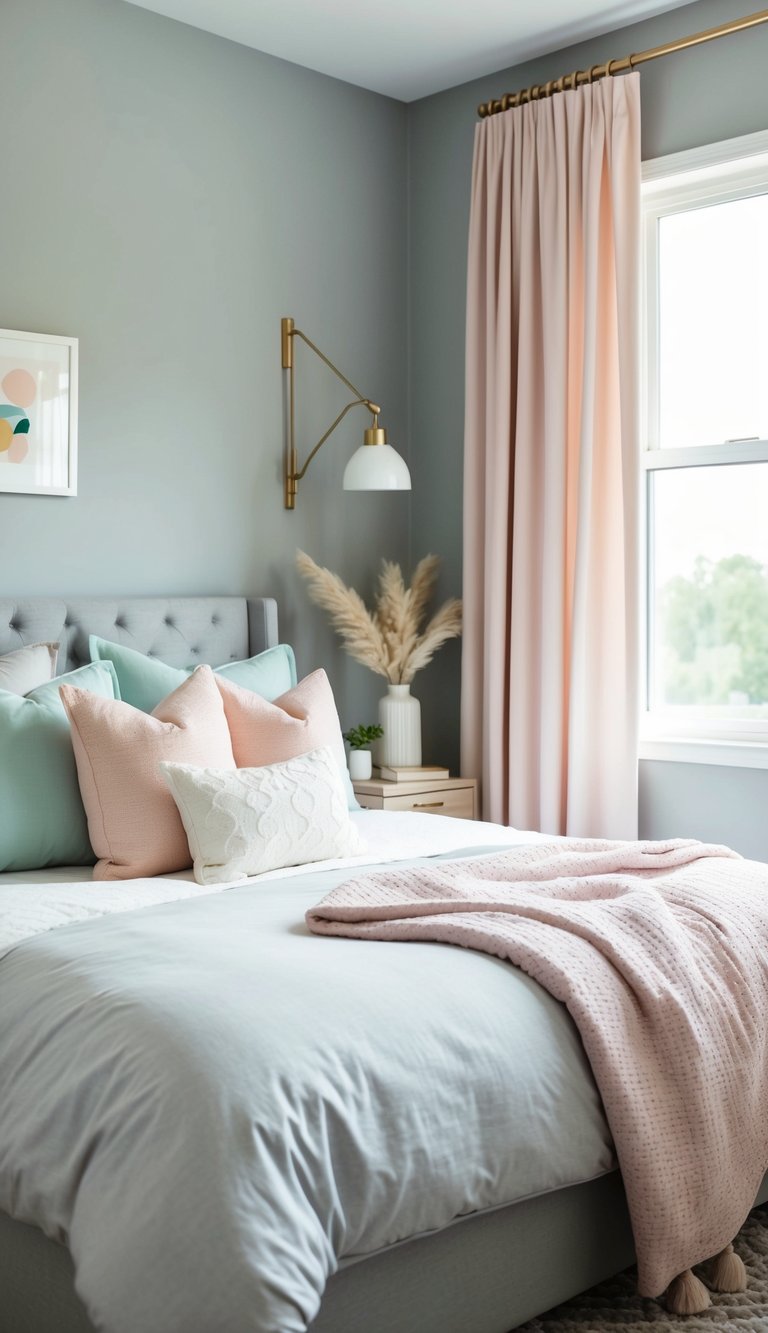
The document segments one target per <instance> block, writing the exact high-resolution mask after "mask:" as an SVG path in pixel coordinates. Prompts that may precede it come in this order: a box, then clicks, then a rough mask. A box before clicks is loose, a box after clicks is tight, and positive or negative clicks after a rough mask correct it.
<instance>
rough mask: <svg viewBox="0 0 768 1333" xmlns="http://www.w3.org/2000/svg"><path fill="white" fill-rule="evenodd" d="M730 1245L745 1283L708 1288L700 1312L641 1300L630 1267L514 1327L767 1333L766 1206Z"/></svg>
mask: <svg viewBox="0 0 768 1333" xmlns="http://www.w3.org/2000/svg"><path fill="white" fill-rule="evenodd" d="M734 1248H735V1249H736V1251H737V1252H738V1253H739V1254H740V1255H741V1257H742V1259H743V1260H744V1263H745V1264H746V1268H747V1279H748V1282H749V1286H748V1288H747V1290H746V1291H740V1292H736V1293H735V1294H734V1295H730V1296H720V1295H718V1294H717V1292H712V1305H711V1307H710V1309H709V1310H706V1311H705V1312H704V1314H699V1315H687V1316H685V1317H678V1316H674V1315H670V1314H668V1313H667V1311H666V1310H664V1309H663V1308H662V1307H661V1305H659V1304H658V1302H657V1301H649V1300H644V1299H643V1298H642V1297H641V1296H638V1295H637V1293H636V1291H635V1272H634V1269H628V1270H627V1272H626V1273H620V1274H619V1276H618V1277H615V1278H610V1279H609V1280H608V1281H607V1282H601V1283H600V1285H599V1286H597V1287H592V1288H591V1290H590V1291H585V1292H584V1294H583V1295H581V1296H577V1297H576V1299H575V1300H572V1301H566V1302H565V1303H564V1304H563V1305H558V1306H557V1307H556V1308H555V1309H554V1310H550V1311H549V1313H548V1314H544V1315H539V1317H538V1319H531V1320H530V1321H529V1323H527V1324H523V1325H522V1327H521V1328H519V1329H517V1330H516V1333H648V1330H649V1329H652V1330H653V1333H708V1331H709V1333H712V1330H718V1331H719V1333H723V1330H725V1329H728V1330H733V1333H768V1206H766V1207H763V1208H756V1209H755V1211H754V1212H753V1213H750V1215H749V1217H748V1219H747V1221H746V1222H745V1224H744V1227H743V1228H742V1230H741V1232H740V1234H739V1237H738V1239H737V1240H736V1241H735V1243H734Z"/></svg>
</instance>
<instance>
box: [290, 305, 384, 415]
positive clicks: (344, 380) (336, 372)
mask: <svg viewBox="0 0 768 1333" xmlns="http://www.w3.org/2000/svg"><path fill="white" fill-rule="evenodd" d="M291 336H292V337H294V338H301V339H302V341H303V342H305V343H306V344H307V347H311V349H312V351H313V352H314V353H315V355H316V356H319V357H320V360H321V361H324V362H325V364H326V365H327V367H328V369H329V370H332V371H333V373H334V375H336V376H337V377H338V379H340V380H341V382H342V384H346V386H347V388H348V389H351V390H352V392H353V393H354V394H356V395H357V396H356V399H355V401H356V402H358V403H367V402H368V399H367V398H365V397H364V396H363V394H361V392H360V390H359V389H356V388H355V386H354V384H353V383H352V381H351V380H348V379H347V377H346V375H342V373H341V371H340V370H339V368H338V366H335V365H334V364H333V362H332V361H331V359H330V357H327V356H326V355H325V352H321V351H320V348H319V347H317V346H315V344H314V343H313V342H312V339H311V338H308V337H307V335H306V333H302V331H301V329H297V328H293V329H291ZM350 406H354V404H350ZM340 420H341V417H339V421H340ZM328 433H329V434H330V431H329V432H328Z"/></svg>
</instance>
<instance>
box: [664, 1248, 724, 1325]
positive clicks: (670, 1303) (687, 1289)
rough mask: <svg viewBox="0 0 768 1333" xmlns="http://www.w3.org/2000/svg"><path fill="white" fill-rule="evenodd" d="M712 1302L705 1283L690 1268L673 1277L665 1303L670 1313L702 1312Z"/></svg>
mask: <svg viewBox="0 0 768 1333" xmlns="http://www.w3.org/2000/svg"><path fill="white" fill-rule="evenodd" d="M718 1257H719V1256H718ZM711 1304H712V1301H711V1299H710V1295H709V1292H708V1291H707V1289H706V1287H705V1286H704V1283H703V1282H700V1281H699V1279H698V1278H697V1277H696V1275H695V1274H694V1273H692V1272H691V1270H690V1268H686V1270H685V1272H684V1273H679V1274H678V1276H677V1277H676V1278H673V1279H672V1281H671V1282H670V1284H669V1286H668V1287H667V1291H666V1295H665V1297H664V1305H665V1306H666V1308H667V1309H668V1310H669V1313H670V1314H701V1313H702V1311H703V1310H707V1309H708V1308H709V1306H710V1305H711Z"/></svg>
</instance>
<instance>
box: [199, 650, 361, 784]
mask: <svg viewBox="0 0 768 1333" xmlns="http://www.w3.org/2000/svg"><path fill="white" fill-rule="evenodd" d="M216 684H217V686H218V688H219V690H220V691H221V697H222V699H223V700H224V712H225V713H226V716H227V723H228V724H229V732H230V735H231V737H232V749H233V751H234V755H235V763H236V764H237V767H238V768H261V767H262V766H263V765H264V764H280V763H282V762H283V761H284V760H286V759H296V758H297V757H298V756H299V755H300V754H308V753H309V751H310V750H320V749H322V747H323V746H324V745H330V746H331V747H332V749H333V752H334V754H335V756H336V760H337V762H338V764H339V767H340V768H341V770H342V772H343V773H344V774H346V771H347V765H346V758H345V755H344V740H343V737H342V734H341V726H340V723H339V715H338V713H337V712H336V701H335V700H334V697H333V690H332V689H331V684H330V681H329V680H328V677H327V676H326V674H325V672H324V671H323V670H322V669H321V670H319V671H313V672H312V674H311V676H305V677H304V679H303V680H300V681H299V683H298V685H295V686H294V687H293V689H292V690H288V691H287V692H286V693H285V694H281V695H280V698H279V699H275V700H274V702H273V703H268V702H267V700H266V699H262V698H261V695H259V694H254V693H253V691H252V690H245V689H243V687H242V686H241V685H235V684H234V682H233V681H231V680H227V679H226V678H225V677H224V676H216ZM209 767H210V765H209Z"/></svg>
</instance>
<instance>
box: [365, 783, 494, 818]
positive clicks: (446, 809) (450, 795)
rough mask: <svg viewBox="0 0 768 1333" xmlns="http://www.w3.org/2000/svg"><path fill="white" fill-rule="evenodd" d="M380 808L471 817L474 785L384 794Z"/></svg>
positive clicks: (473, 808) (453, 816)
mask: <svg viewBox="0 0 768 1333" xmlns="http://www.w3.org/2000/svg"><path fill="white" fill-rule="evenodd" d="M381 809H382V810H417V811H419V812H420V813H421V814H423V815H451V816H452V818H453V819H473V818H474V813H475V789H474V787H452V788H450V789H449V790H447V791H439V790H438V791H422V792H417V793H415V794H414V793H412V794H411V795H410V796H386V797H385V798H384V800H383V802H382V805H381Z"/></svg>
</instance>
